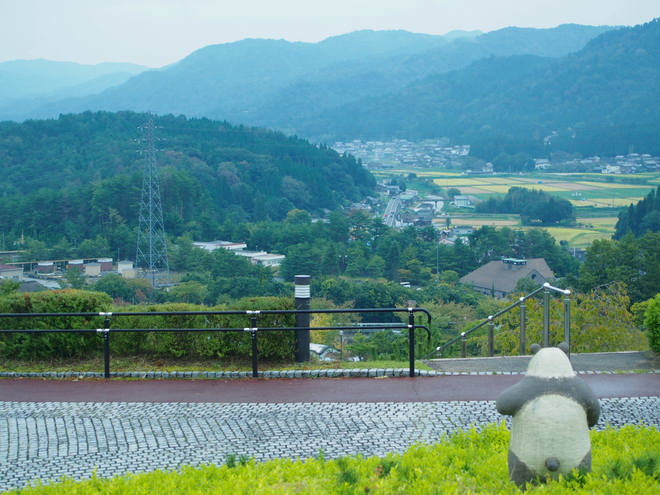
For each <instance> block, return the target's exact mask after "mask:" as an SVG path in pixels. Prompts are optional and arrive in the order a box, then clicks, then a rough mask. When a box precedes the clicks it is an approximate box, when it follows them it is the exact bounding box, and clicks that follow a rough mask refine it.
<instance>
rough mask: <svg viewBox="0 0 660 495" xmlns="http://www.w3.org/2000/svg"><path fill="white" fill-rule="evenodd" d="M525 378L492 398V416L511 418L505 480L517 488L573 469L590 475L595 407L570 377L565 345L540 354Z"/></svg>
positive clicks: (534, 349) (594, 400)
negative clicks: (494, 403) (495, 413)
mask: <svg viewBox="0 0 660 495" xmlns="http://www.w3.org/2000/svg"><path fill="white" fill-rule="evenodd" d="M531 351H532V352H533V353H534V356H533V357H532V359H531V360H530V362H529V366H528V368H527V373H526V374H525V377H524V378H523V379H522V380H521V381H520V382H518V383H517V384H516V385H514V386H512V387H510V388H508V389H506V390H505V391H504V392H502V393H501V394H500V396H499V397H498V398H497V410H498V411H499V412H500V413H501V414H504V415H509V416H513V420H512V424H511V442H510V444H509V459H508V463H509V477H510V479H511V480H512V481H513V482H515V483H516V484H517V485H518V486H524V485H525V483H526V482H530V483H534V482H536V480H537V479H538V480H540V481H544V480H545V479H546V478H547V477H551V478H554V479H556V478H558V477H559V475H560V474H561V475H563V476H566V475H567V474H569V473H570V472H571V471H572V470H573V469H580V468H583V469H584V470H586V471H591V441H590V438H589V428H590V427H592V426H594V425H595V424H596V423H597V422H598V417H599V415H600V405H599V404H598V399H597V398H596V396H595V394H594V393H593V391H592V390H591V389H590V388H589V386H588V385H587V384H586V383H584V382H583V381H582V380H580V379H579V378H578V377H576V376H575V373H574V371H573V367H572V366H571V362H570V361H569V359H568V356H567V355H566V351H568V346H567V345H566V344H565V343H562V344H560V346H559V348H557V347H548V348H545V349H541V348H540V346H538V345H537V344H535V345H533V346H532V349H531Z"/></svg>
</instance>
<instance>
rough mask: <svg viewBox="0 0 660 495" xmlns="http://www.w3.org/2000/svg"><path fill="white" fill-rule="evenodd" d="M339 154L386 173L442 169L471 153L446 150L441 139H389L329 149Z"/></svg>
mask: <svg viewBox="0 0 660 495" xmlns="http://www.w3.org/2000/svg"><path fill="white" fill-rule="evenodd" d="M331 148H332V149H334V150H335V151H336V152H337V153H339V154H344V153H348V154H349V155H353V156H354V157H355V158H356V159H361V160H362V163H363V165H364V166H365V167H367V168H369V169H371V170H389V169H393V168H394V167H395V165H396V166H405V167H423V168H429V167H443V166H448V165H453V166H458V162H456V163H455V164H452V161H455V160H456V159H458V158H459V157H462V156H467V155H468V154H469V153H470V146H469V145H462V146H453V147H447V146H446V145H445V142H444V141H442V140H439V141H438V140H434V141H424V142H423V143H412V142H410V141H407V140H405V139H392V140H391V141H388V142H381V141H366V142H362V141H361V140H360V139H355V140H353V141H350V142H346V143H344V142H341V141H337V142H336V143H335V144H334V145H333V146H331Z"/></svg>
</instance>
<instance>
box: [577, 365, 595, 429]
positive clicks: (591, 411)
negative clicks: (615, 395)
mask: <svg viewBox="0 0 660 495" xmlns="http://www.w3.org/2000/svg"><path fill="white" fill-rule="evenodd" d="M575 380H576V392H577V394H576V395H577V397H576V398H579V403H580V404H581V405H582V407H583V408H584V411H585V412H586V413H587V424H588V425H589V428H591V427H592V426H594V425H595V424H596V423H598V418H599V417H600V403H599V402H598V398H597V397H596V394H594V392H593V390H591V388H590V387H589V385H587V384H586V383H584V382H583V381H582V380H580V379H579V378H577V377H575Z"/></svg>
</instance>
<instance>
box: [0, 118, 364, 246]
mask: <svg viewBox="0 0 660 495" xmlns="http://www.w3.org/2000/svg"><path fill="white" fill-rule="evenodd" d="M146 121H147V116H146V115H144V114H136V113H132V112H122V113H115V114H112V113H105V112H99V113H91V112H86V113H84V114H80V115H66V116H61V117H60V118H59V119H57V120H48V121H27V122H25V123H23V124H14V123H4V124H0V194H1V195H2V197H1V198H0V229H2V231H3V232H5V233H6V234H8V233H10V232H14V233H15V234H16V235H17V236H20V235H21V233H24V234H25V235H29V236H32V237H40V238H44V236H45V238H50V239H57V238H58V237H59V236H67V237H69V238H70V240H71V241H72V240H73V239H79V240H80V239H83V238H89V237H94V235H96V233H98V232H100V231H105V229H106V228H109V227H110V228H113V227H117V226H118V225H121V224H124V223H125V222H128V225H129V227H131V228H132V226H134V225H136V223H135V222H136V221H137V215H138V212H139V204H140V192H141V187H142V170H143V168H144V163H145V160H146V156H145V155H142V154H140V153H137V152H136V151H138V150H139V149H141V148H142V147H144V143H135V142H134V140H135V139H137V138H141V137H144V136H143V135H142V134H141V133H140V131H139V129H138V126H140V125H143V124H144V123H145V122H146ZM155 123H156V125H157V126H159V128H158V129H157V135H158V137H159V138H161V139H163V140H162V141H160V142H159V144H158V147H160V148H162V152H161V153H159V156H158V159H157V161H158V163H159V165H160V172H159V174H160V183H161V197H162V201H163V205H164V215H165V220H166V223H167V224H168V225H169V226H170V227H174V226H176V225H186V224H189V223H191V222H193V223H194V224H195V225H197V227H191V229H194V228H199V226H200V225H202V227H201V228H202V230H204V229H205V228H206V229H207V230H208V229H213V228H214V226H217V225H218V223H219V222H220V223H221V222H224V221H225V219H226V218H227V215H229V214H231V215H232V218H233V220H234V221H236V222H239V221H245V220H254V221H260V220H266V219H268V218H272V219H276V220H281V219H283V218H284V217H285V216H286V214H287V212H288V211H290V210H293V209H294V208H299V209H306V210H309V211H311V212H314V211H318V210H320V209H322V208H328V209H335V208H337V207H338V206H339V205H340V204H342V203H344V202H347V201H359V200H360V199H361V198H362V197H363V196H364V195H366V194H369V193H370V192H371V191H372V189H373V187H374V186H375V180H374V179H373V177H372V176H371V174H370V173H369V172H368V171H367V170H366V169H364V167H362V165H361V164H360V163H359V162H356V161H355V159H354V158H353V157H351V156H339V155H338V154H337V153H336V152H335V151H333V150H329V149H326V148H325V147H322V148H317V147H315V146H312V145H310V144H309V143H308V142H306V141H304V140H300V139H298V138H296V137H286V136H284V135H283V134H281V133H276V132H270V131H266V130H264V129H257V128H245V127H242V126H240V127H234V126H232V125H230V124H227V123H222V122H216V121H212V120H206V119H201V120H196V119H193V120H188V119H186V118H184V117H173V116H164V117H159V118H156V119H155ZM176 230H177V229H172V231H176ZM209 235H212V234H210V233H209Z"/></svg>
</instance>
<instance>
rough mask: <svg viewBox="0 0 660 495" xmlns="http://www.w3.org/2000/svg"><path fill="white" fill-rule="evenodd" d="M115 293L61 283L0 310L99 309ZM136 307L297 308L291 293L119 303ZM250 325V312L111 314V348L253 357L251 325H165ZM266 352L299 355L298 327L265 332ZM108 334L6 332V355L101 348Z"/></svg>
mask: <svg viewBox="0 0 660 495" xmlns="http://www.w3.org/2000/svg"><path fill="white" fill-rule="evenodd" d="M111 302H112V301H111V298H110V296H108V295H107V294H104V293H100V292H86V291H77V290H62V291H53V292H39V293H32V294H12V295H10V296H7V297H3V298H0V313H88V312H89V313H98V312H109V311H111V310H112V307H111ZM118 309H119V311H118V312H121V313H132V312H154V313H155V312H184V311H186V312H199V311H200V310H202V309H203V310H208V311H247V310H262V311H265V310H289V309H295V305H294V301H293V298H276V297H258V298H245V299H241V300H239V301H236V302H235V303H233V304H231V305H230V306H229V307H227V306H220V307H202V306H199V305H194V304H183V303H170V304H162V305H150V306H130V307H128V308H126V307H123V308H118ZM249 326H250V317H249V316H247V315H200V314H192V315H158V316H156V315H154V316H112V317H111V319H110V329H111V331H110V352H111V354H112V355H113V356H135V355H145V356H150V357H167V358H180V357H186V358H192V359H195V358H210V357H216V358H218V357H219V358H222V357H226V356H232V357H236V358H249V357H250V356H251V355H252V336H251V332H245V331H238V332H214V331H208V332H172V331H164V330H166V329H189V328H190V329H192V328H195V329H196V328H199V329H213V328H237V329H241V330H242V329H244V328H248V327H249ZM294 326H295V315H259V316H258V318H257V327H261V328H268V327H271V328H274V327H294ZM0 328H2V329H6V330H9V329H12V330H23V329H92V330H95V329H99V328H103V318H102V317H91V318H90V317H73V316H71V317H68V316H67V317H44V318H41V317H39V318H36V317H35V318H12V317H8V318H0ZM119 329H145V330H152V331H149V332H120V331H114V332H113V330H119ZM258 351H259V358H260V359H268V360H281V361H287V360H292V359H293V357H294V355H295V334H294V332H293V331H273V332H260V333H259V334H258ZM102 352H103V338H102V336H101V335H100V334H98V333H96V332H90V333H43V334H0V356H2V357H5V358H17V359H24V360H30V359H50V358H69V357H89V356H94V355H97V356H100V355H101V353H102Z"/></svg>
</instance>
